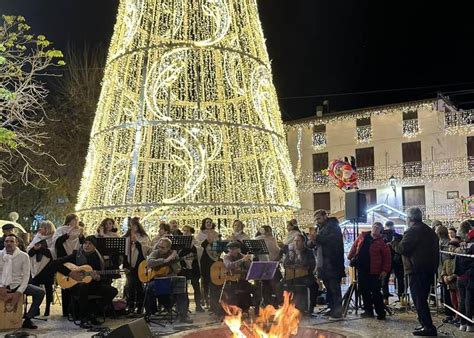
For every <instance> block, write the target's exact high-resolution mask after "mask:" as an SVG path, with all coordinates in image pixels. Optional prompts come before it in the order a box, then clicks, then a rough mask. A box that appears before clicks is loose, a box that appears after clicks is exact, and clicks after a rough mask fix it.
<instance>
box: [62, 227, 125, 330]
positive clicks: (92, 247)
mask: <svg viewBox="0 0 474 338" xmlns="http://www.w3.org/2000/svg"><path fill="white" fill-rule="evenodd" d="M96 245H97V240H96V238H95V236H88V237H86V238H85V240H84V244H82V247H81V248H79V250H74V251H73V252H72V253H71V254H70V255H68V256H65V257H62V258H58V259H57V260H55V261H54V262H53V269H54V270H55V271H58V272H60V273H62V274H63V275H64V276H69V277H70V278H72V279H74V280H76V281H81V280H82V279H83V278H84V275H83V274H82V273H81V272H80V271H71V270H70V269H68V268H67V267H66V266H64V265H63V264H64V263H73V264H75V265H78V266H81V265H90V266H91V267H92V268H93V269H94V270H99V271H101V270H103V269H104V268H103V267H104V260H103V258H102V256H101V255H100V253H99V252H98V251H97V250H96ZM92 279H93V281H92V282H91V283H88V284H86V283H79V284H77V285H76V286H74V287H73V288H72V289H71V292H73V294H74V295H75V296H77V297H78V298H79V317H80V320H81V324H80V326H81V328H85V329H87V328H91V327H92V325H99V324H100V323H99V322H98V321H97V320H96V319H95V316H94V315H93V314H94V311H93V309H92V308H91V306H90V304H89V302H88V297H89V295H98V296H102V302H103V303H102V306H105V305H107V304H110V303H111V302H112V300H113V299H114V298H115V296H116V295H117V293H118V291H117V289H116V288H114V287H112V286H111V285H110V283H107V282H106V281H103V280H101V276H100V275H99V274H97V273H94V272H93V273H92ZM91 324H92V325H91Z"/></svg>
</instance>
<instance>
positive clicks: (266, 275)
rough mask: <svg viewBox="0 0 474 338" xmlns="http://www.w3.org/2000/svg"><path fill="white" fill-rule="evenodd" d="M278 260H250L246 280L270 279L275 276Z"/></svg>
mask: <svg viewBox="0 0 474 338" xmlns="http://www.w3.org/2000/svg"><path fill="white" fill-rule="evenodd" d="M277 267H278V262H262V261H257V262H252V263H251V264H250V268H249V271H248V272H247V276H246V277H245V279H246V280H259V281H262V280H270V279H273V276H275V272H276V270H277Z"/></svg>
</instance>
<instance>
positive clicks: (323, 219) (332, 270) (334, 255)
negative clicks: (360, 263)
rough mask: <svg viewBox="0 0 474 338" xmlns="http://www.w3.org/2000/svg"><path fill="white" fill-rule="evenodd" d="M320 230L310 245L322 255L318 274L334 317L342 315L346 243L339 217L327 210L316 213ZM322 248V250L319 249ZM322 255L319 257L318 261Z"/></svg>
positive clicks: (312, 238)
mask: <svg viewBox="0 0 474 338" xmlns="http://www.w3.org/2000/svg"><path fill="white" fill-rule="evenodd" d="M314 216H315V219H316V223H317V224H318V229H319V230H318V232H317V233H313V234H311V235H310V238H309V241H308V243H307V245H308V247H310V248H315V249H316V252H317V254H318V255H321V256H322V266H317V269H318V276H319V278H321V279H322V280H323V283H324V286H325V287H326V290H327V293H328V299H329V308H330V309H331V310H330V311H329V313H328V315H329V316H331V317H333V318H341V317H342V294H341V279H342V277H344V276H345V271H344V243H343V239H342V232H341V228H340V227H339V222H338V220H337V218H334V217H328V215H327V214H326V211H325V210H317V211H316V212H315V213H314ZM319 248H321V250H319ZM320 260H321V257H318V261H320Z"/></svg>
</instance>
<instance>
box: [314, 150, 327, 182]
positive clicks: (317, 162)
mask: <svg viewBox="0 0 474 338" xmlns="http://www.w3.org/2000/svg"><path fill="white" fill-rule="evenodd" d="M328 167H329V154H328V153H318V154H313V177H314V181H315V182H316V183H317V184H325V183H327V180H328V177H327V175H323V173H322V172H321V170H324V169H327V168H328Z"/></svg>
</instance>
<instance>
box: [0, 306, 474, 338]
mask: <svg viewBox="0 0 474 338" xmlns="http://www.w3.org/2000/svg"><path fill="white" fill-rule="evenodd" d="M60 311H61V309H60V306H59V305H54V306H53V308H52V315H51V316H50V318H49V319H48V321H47V322H41V321H35V323H36V324H37V325H38V326H39V328H38V329H37V330H30V332H32V333H34V334H36V335H37V337H48V338H56V337H58V338H59V337H61V338H64V337H65V336H67V337H68V338H73V337H74V338H76V337H77V338H82V337H84V338H86V337H88V338H89V337H91V336H92V335H93V334H94V332H88V331H87V330H83V329H81V328H79V327H78V326H76V325H74V323H72V322H69V321H68V320H67V319H65V318H63V317H61V316H60ZM191 318H192V319H193V320H194V323H193V324H182V325H178V324H174V325H170V324H168V325H166V326H165V327H164V328H163V327H160V326H157V325H152V326H151V330H152V331H153V332H154V333H155V334H156V336H157V337H180V336H181V334H182V332H184V331H185V330H195V329H199V328H203V327H210V326H214V325H216V326H218V325H220V324H219V323H216V322H215V321H213V320H212V318H211V317H210V316H209V315H208V314H207V312H206V313H198V314H194V313H192V314H191ZM433 318H434V321H435V324H436V325H437V326H439V325H442V319H443V318H444V316H442V315H436V314H434V315H433ZM132 320H133V319H132V318H127V317H122V318H118V319H110V320H107V322H106V323H105V324H104V326H107V327H109V328H112V329H113V328H115V327H117V326H120V325H122V324H125V323H127V322H129V321H132ZM301 326H307V327H317V328H321V329H323V330H329V331H334V332H337V333H341V334H344V335H346V336H347V337H391V338H395V337H411V336H412V335H411V332H412V331H413V329H414V328H415V327H416V326H417V320H416V314H415V313H414V312H408V313H407V312H402V311H395V313H394V314H393V315H392V316H388V317H387V320H385V321H378V320H376V319H361V318H360V317H359V316H358V315H355V314H349V315H348V317H347V318H346V319H344V320H337V321H335V320H326V319H325V318H323V317H318V318H303V319H302V321H301ZM8 332H11V331H3V332H0V335H1V336H3V335H4V334H5V333H8ZM439 335H440V336H457V337H474V333H466V332H460V331H459V330H458V329H457V328H456V327H454V326H452V325H449V324H445V325H443V326H441V327H440V328H439Z"/></svg>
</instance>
